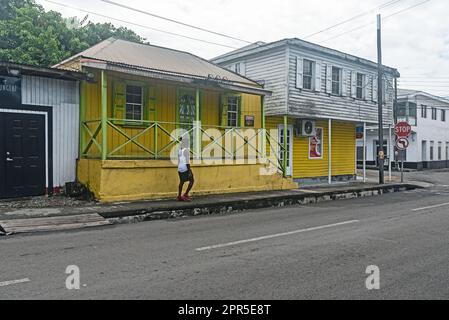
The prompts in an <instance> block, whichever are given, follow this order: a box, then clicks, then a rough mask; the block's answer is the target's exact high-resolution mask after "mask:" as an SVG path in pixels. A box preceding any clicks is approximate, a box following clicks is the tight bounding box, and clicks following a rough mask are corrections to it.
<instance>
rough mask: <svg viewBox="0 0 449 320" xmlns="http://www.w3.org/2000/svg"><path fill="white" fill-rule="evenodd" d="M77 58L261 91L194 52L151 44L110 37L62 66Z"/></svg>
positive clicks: (253, 84) (253, 83)
mask: <svg viewBox="0 0 449 320" xmlns="http://www.w3.org/2000/svg"><path fill="white" fill-rule="evenodd" d="M77 57H85V58H92V59H98V60H102V61H106V62H112V63H119V64H123V65H130V66H136V67H141V68H146V69H151V70H159V71H165V72H169V73H175V74H181V75H191V76H193V77H201V78H210V77H213V78H217V77H218V78H220V79H227V80H228V81H230V82H234V83H241V84H245V85H250V86H256V87H259V88H260V85H259V84H258V83H256V82H254V81H252V80H250V79H248V78H245V77H243V76H240V75H238V74H236V73H233V72H231V71H229V70H226V69H224V68H222V67H219V66H217V65H215V64H213V63H211V62H209V61H207V60H205V59H202V58H200V57H198V56H195V55H193V54H191V53H188V52H184V51H178V50H174V49H169V48H164V47H158V46H154V45H149V44H141V43H135V42H130V41H125V40H120V39H114V38H109V39H107V40H104V41H102V42H100V43H99V44H97V45H95V46H93V47H91V48H89V49H87V50H85V51H83V52H81V53H79V54H77V55H75V56H73V57H71V58H69V59H67V60H65V61H63V62H61V63H59V64H58V65H56V67H57V66H61V64H63V63H65V62H67V61H70V60H73V59H75V58H77Z"/></svg>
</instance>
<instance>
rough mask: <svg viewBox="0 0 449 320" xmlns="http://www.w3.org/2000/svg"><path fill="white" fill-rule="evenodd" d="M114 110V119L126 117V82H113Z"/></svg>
mask: <svg viewBox="0 0 449 320" xmlns="http://www.w3.org/2000/svg"><path fill="white" fill-rule="evenodd" d="M112 90H113V97H114V99H113V110H112V114H113V117H114V119H126V84H125V83H124V82H119V81H114V82H113V89H112Z"/></svg>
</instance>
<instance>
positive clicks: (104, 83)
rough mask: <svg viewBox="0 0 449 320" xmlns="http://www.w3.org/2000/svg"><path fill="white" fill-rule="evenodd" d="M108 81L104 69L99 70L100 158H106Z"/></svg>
mask: <svg viewBox="0 0 449 320" xmlns="http://www.w3.org/2000/svg"><path fill="white" fill-rule="evenodd" d="M107 121H108V82H107V75H106V72H105V71H104V70H101V134H102V144H101V159H102V160H106V158H107V155H108V150H107V148H108V128H107Z"/></svg>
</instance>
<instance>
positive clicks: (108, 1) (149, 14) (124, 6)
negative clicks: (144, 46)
mask: <svg viewBox="0 0 449 320" xmlns="http://www.w3.org/2000/svg"><path fill="white" fill-rule="evenodd" d="M100 1H102V2H106V3H108V4H111V5H114V6H118V7H121V8H125V9H128V10H132V11H135V12H139V13H143V14H145V15H148V16H151V17H155V18H158V19H162V20H166V21H170V22H173V23H176V24H180V25H183V26H186V27H189V28H193V29H197V30H200V31H204V32H208V33H212V34H215V35H219V36H221V37H225V38H229V39H233V40H238V41H241V42H246V43H248V44H251V43H253V42H251V41H247V40H243V39H240V38H236V37H233V36H229V35H226V34H224V33H220V32H216V31H212V30H209V29H205V28H201V27H197V26H194V25H192V24H188V23H185V22H181V21H178V20H174V19H170V18H166V17H163V16H160V15H157V14H154V13H151V12H148V11H143V10H140V9H136V8H133V7H130V6H127V5H124V4H121V3H117V2H114V1H110V0H100Z"/></svg>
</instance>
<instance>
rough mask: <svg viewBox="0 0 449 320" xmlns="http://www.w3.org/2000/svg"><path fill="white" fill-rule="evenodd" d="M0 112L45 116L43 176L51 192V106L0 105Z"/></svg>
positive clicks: (50, 192)
mask: <svg viewBox="0 0 449 320" xmlns="http://www.w3.org/2000/svg"><path fill="white" fill-rule="evenodd" d="M0 113H24V114H37V115H44V117H45V177H46V179H45V180H46V183H45V184H46V186H45V188H46V191H47V193H48V194H53V108H52V107H47V106H33V105H20V106H5V107H1V106H0ZM0 151H1V150H0Z"/></svg>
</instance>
